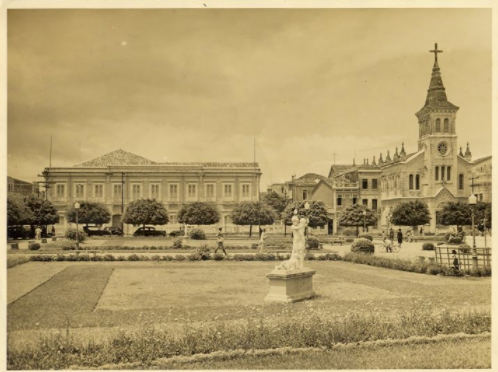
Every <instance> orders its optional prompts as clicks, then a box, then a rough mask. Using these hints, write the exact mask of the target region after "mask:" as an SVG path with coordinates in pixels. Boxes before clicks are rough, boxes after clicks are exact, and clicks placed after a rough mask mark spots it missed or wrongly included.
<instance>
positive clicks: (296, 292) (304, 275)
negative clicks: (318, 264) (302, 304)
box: [265, 268, 316, 302]
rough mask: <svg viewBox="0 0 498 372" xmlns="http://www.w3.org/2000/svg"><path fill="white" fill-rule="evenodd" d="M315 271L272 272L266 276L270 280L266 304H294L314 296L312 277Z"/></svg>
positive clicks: (303, 269)
mask: <svg viewBox="0 0 498 372" xmlns="http://www.w3.org/2000/svg"><path fill="white" fill-rule="evenodd" d="M315 273H316V271H315V270H311V269H307V268H302V269H294V270H273V271H272V272H271V273H269V274H268V275H266V277H267V278H268V279H270V293H268V295H267V296H266V297H265V301H266V302H296V301H301V300H305V299H307V298H311V297H314V296H315V292H314V291H313V275H315Z"/></svg>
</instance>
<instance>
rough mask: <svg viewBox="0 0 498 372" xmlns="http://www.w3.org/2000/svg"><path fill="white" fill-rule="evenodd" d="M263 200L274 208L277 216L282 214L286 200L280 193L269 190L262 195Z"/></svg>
mask: <svg viewBox="0 0 498 372" xmlns="http://www.w3.org/2000/svg"><path fill="white" fill-rule="evenodd" d="M263 202H264V203H266V204H268V205H269V206H270V207H273V209H275V212H277V214H278V215H279V216H281V215H282V212H283V211H284V210H285V207H286V206H287V204H288V200H286V199H285V198H284V197H283V196H282V195H280V194H279V193H278V192H275V191H269V192H268V193H267V194H266V195H265V196H264V197H263Z"/></svg>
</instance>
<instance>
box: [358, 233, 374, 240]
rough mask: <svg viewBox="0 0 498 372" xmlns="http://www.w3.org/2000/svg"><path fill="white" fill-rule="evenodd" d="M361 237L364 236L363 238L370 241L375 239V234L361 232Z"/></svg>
mask: <svg viewBox="0 0 498 372" xmlns="http://www.w3.org/2000/svg"><path fill="white" fill-rule="evenodd" d="M359 238H362V239H368V240H370V241H373V236H372V235H370V234H369V233H361V234H360V235H359Z"/></svg>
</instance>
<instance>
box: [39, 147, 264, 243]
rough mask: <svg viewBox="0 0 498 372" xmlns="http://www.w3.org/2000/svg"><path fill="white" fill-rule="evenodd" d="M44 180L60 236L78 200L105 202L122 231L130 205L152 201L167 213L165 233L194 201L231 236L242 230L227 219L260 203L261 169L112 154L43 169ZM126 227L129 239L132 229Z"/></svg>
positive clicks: (112, 223)
mask: <svg viewBox="0 0 498 372" xmlns="http://www.w3.org/2000/svg"><path fill="white" fill-rule="evenodd" d="M43 175H44V177H45V182H46V183H48V184H50V188H49V189H48V199H49V200H50V201H52V202H53V203H54V204H55V206H56V207H57V208H58V210H59V213H60V215H61V221H60V223H59V224H58V225H57V226H56V229H58V230H59V231H61V230H65V229H66V228H67V227H68V222H67V220H66V218H65V214H66V211H67V208H68V206H70V205H73V204H74V203H75V202H76V201H81V200H88V201H95V202H101V203H104V204H105V205H106V206H107V208H108V209H109V211H110V212H111V214H112V221H111V222H110V223H109V225H112V226H121V216H122V214H123V211H125V210H126V206H127V205H128V203H129V202H130V201H133V200H137V199H141V198H151V199H156V200H158V201H160V202H161V203H163V204H164V206H165V207H166V209H167V211H168V213H169V220H170V222H169V224H168V225H166V226H162V227H160V228H161V229H166V231H167V232H168V233H169V232H170V231H171V230H176V229H178V228H179V224H178V211H179V210H180V208H181V206H182V205H183V204H186V203H191V202H197V201H201V202H207V203H212V204H213V205H214V206H216V208H217V209H218V210H219V212H220V215H221V217H222V219H221V221H220V222H219V223H218V224H217V226H220V227H225V230H226V231H229V232H230V231H236V230H238V229H240V228H238V227H236V226H234V225H233V224H232V221H231V219H230V217H229V215H230V213H231V212H232V210H233V207H234V205H235V203H238V202H242V201H257V200H259V191H260V190H259V180H260V177H261V170H260V168H259V165H258V164H257V163H159V162H154V161H151V160H148V159H145V158H143V157H141V156H138V155H135V154H132V153H129V152H126V151H123V150H116V151H113V152H111V153H109V154H106V155H103V156H100V157H97V158H95V159H92V160H88V161H85V162H83V163H80V164H76V165H74V166H72V167H64V168H62V167H60V168H45V170H44V172H43ZM217 226H212V227H211V230H213V231H214V230H215V228H216V227H217ZM124 228H125V232H126V233H128V234H129V233H133V232H134V230H135V229H136V228H135V227H133V226H130V225H124Z"/></svg>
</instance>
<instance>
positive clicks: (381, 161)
mask: <svg viewBox="0 0 498 372" xmlns="http://www.w3.org/2000/svg"><path fill="white" fill-rule="evenodd" d="M383 162H384V160H383V159H382V153H380V156H379V163H383Z"/></svg>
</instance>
